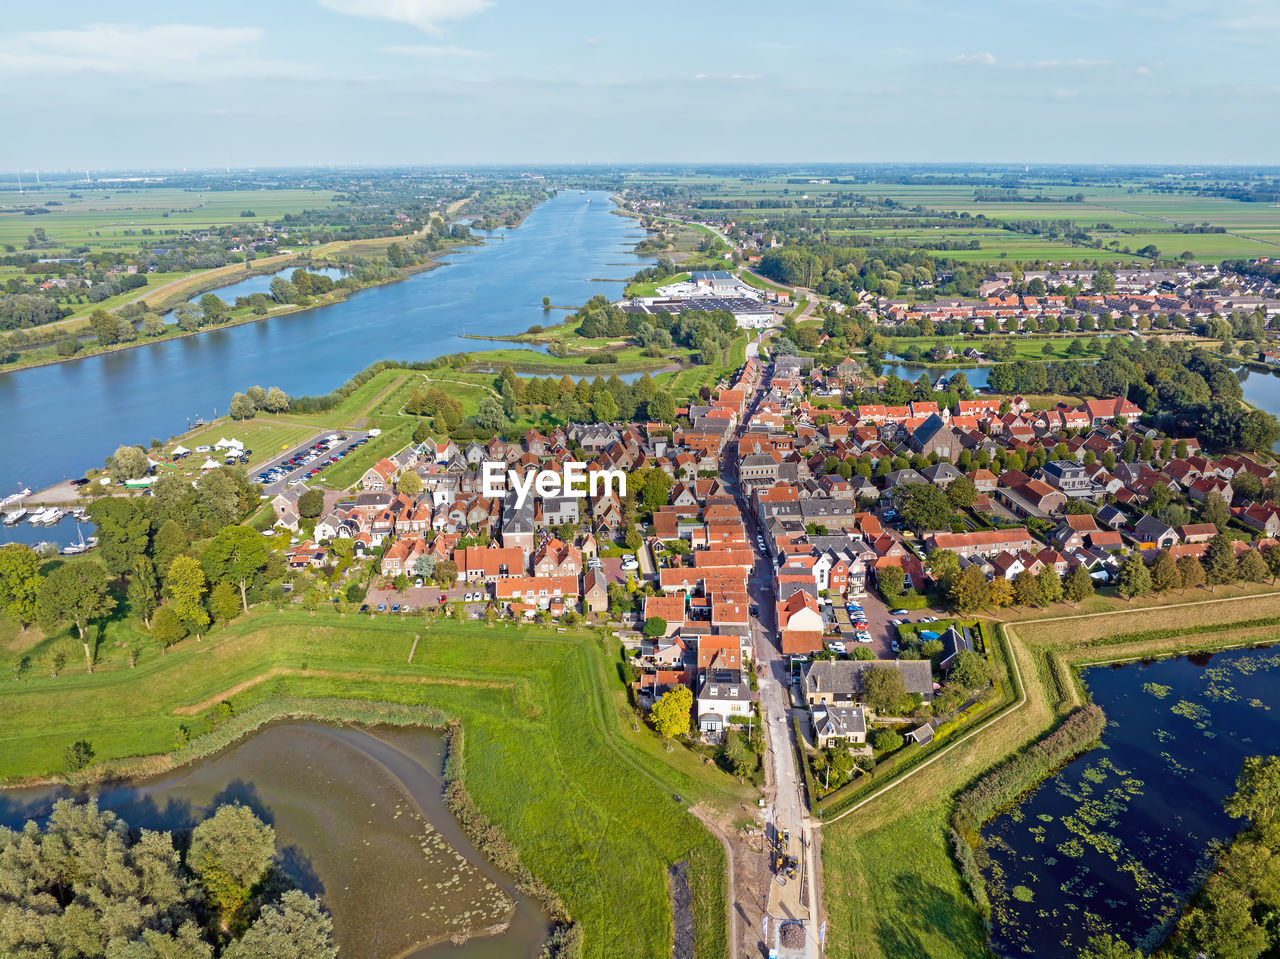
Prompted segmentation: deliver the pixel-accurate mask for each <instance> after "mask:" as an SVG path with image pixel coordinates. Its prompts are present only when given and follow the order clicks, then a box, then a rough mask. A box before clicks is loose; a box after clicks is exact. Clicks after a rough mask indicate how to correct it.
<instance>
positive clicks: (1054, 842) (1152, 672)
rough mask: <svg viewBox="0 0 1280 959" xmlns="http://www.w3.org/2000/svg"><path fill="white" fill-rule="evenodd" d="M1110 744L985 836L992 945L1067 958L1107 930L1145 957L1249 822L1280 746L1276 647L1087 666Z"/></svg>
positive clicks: (1279, 652) (1001, 950) (1047, 958)
mask: <svg viewBox="0 0 1280 959" xmlns="http://www.w3.org/2000/svg"><path fill="white" fill-rule="evenodd" d="M1083 676H1084V681H1085V683H1086V685H1087V686H1088V689H1089V693H1090V695H1091V696H1092V698H1093V701H1094V702H1096V703H1097V704H1098V705H1099V706H1101V707H1102V709H1103V710H1104V712H1105V713H1106V716H1107V728H1106V731H1105V732H1104V733H1103V737H1102V744H1101V745H1100V746H1099V747H1098V748H1096V749H1093V750H1091V751H1089V752H1087V753H1085V754H1084V755H1082V756H1080V757H1078V758H1077V759H1076V760H1074V761H1073V762H1071V763H1069V764H1068V765H1067V766H1065V767H1064V768H1063V769H1062V770H1061V771H1059V772H1058V774H1057V775H1055V776H1053V777H1051V778H1050V779H1049V780H1047V781H1046V782H1044V783H1043V784H1042V785H1041V786H1039V787H1038V788H1037V789H1036V790H1035V791H1033V792H1032V793H1031V794H1029V795H1028V796H1027V797H1026V798H1025V799H1024V800H1023V801H1022V803H1021V804H1020V805H1019V806H1018V807H1017V808H1015V809H1014V810H1012V811H1010V812H1009V813H1006V814H1004V815H1001V816H999V817H997V818H996V819H994V820H992V822H990V823H989V824H988V825H987V828H986V829H984V830H983V838H984V839H985V840H986V846H987V850H986V851H987V853H988V855H989V857H990V863H989V865H988V866H987V867H986V868H985V870H984V872H985V874H986V877H987V887H988V892H989V894H990V896H991V902H992V942H991V945H992V948H993V949H994V950H995V952H996V953H997V954H999V955H1005V956H1019V955H1031V956H1037V957H1042V959H1053V957H1063V959H1067V957H1071V959H1074V957H1075V956H1076V954H1077V952H1078V950H1079V949H1080V948H1081V947H1082V946H1083V945H1084V944H1085V942H1086V940H1087V939H1088V937H1089V936H1090V935H1093V934H1095V933H1096V932H1098V931H1106V930H1108V929H1110V930H1111V931H1114V932H1115V933H1116V934H1117V935H1120V936H1122V937H1123V938H1124V939H1125V940H1126V941H1127V942H1129V943H1131V944H1134V945H1137V946H1140V947H1141V948H1143V949H1144V951H1145V950H1149V949H1151V948H1152V947H1153V946H1154V945H1156V944H1157V943H1158V942H1159V941H1160V940H1161V938H1162V937H1163V936H1164V934H1165V933H1166V932H1167V930H1168V928H1169V926H1170V925H1171V924H1172V923H1174V922H1176V921H1177V918H1178V916H1179V915H1180V914H1181V912H1182V908H1183V906H1184V904H1185V903H1186V901H1187V899H1188V898H1189V897H1190V896H1191V895H1192V894H1193V893H1194V892H1195V891H1196V889H1198V888H1199V887H1200V885H1201V884H1202V883H1203V881H1204V879H1205V877H1206V874H1207V872H1208V871H1209V870H1210V869H1211V868H1212V864H1213V856H1214V853H1215V850H1216V849H1217V848H1218V847H1219V845H1220V844H1222V843H1224V842H1226V841H1228V840H1229V839H1230V837H1231V836H1232V835H1234V834H1235V833H1236V832H1237V831H1238V830H1239V829H1240V828H1241V826H1242V825H1243V823H1242V822H1241V821H1240V820H1233V819H1231V818H1230V817H1229V816H1227V814H1226V813H1225V812H1224V811H1223V808H1222V804H1223V800H1224V799H1225V798H1226V797H1227V796H1229V795H1230V794H1231V793H1232V792H1234V791H1235V781H1236V776H1237V775H1238V774H1239V772H1240V769H1241V767H1242V766H1243V764H1244V760H1245V758H1246V757H1248V756H1252V755H1259V754H1264V755H1265V754H1270V753H1274V752H1275V751H1276V747H1275V743H1276V741H1277V739H1280V697H1277V696H1276V692H1275V691H1276V686H1277V682H1278V681H1280V649H1277V648H1261V649H1244V650H1232V651H1225V652H1220V653H1216V654H1212V655H1208V654H1206V655H1195V656H1185V657H1176V658H1172V659H1162V660H1157V661H1154V662H1141V663H1126V664H1123V665H1118V666H1096V667H1092V668H1090V669H1087V670H1086V671H1085V672H1084V674H1083Z"/></svg>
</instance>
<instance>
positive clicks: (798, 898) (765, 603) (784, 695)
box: [720, 332, 822, 959]
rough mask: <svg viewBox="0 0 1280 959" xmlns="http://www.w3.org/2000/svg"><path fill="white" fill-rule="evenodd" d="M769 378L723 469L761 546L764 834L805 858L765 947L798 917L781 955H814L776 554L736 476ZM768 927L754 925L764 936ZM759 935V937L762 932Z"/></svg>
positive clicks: (775, 898)
mask: <svg viewBox="0 0 1280 959" xmlns="http://www.w3.org/2000/svg"><path fill="white" fill-rule="evenodd" d="M767 335H768V332H766V333H764V334H762V335H761V336H760V337H759V338H758V339H756V340H754V341H752V342H751V343H750V344H749V345H748V348H747V355H748V356H749V357H752V356H758V354H759V346H760V343H761V342H762V341H763V340H764V338H765V337H766V336H767ZM764 382H765V378H764V376H763V375H762V376H761V380H760V383H759V384H758V385H757V387H756V391H755V393H754V395H753V396H752V397H751V398H750V400H749V401H748V402H747V405H746V408H745V409H744V411H743V423H742V424H740V425H739V427H738V429H737V431H735V433H734V434H733V436H732V437H731V439H730V441H729V442H728V443H726V444H725V448H724V450H723V451H722V453H721V462H720V476H721V479H722V480H723V482H724V484H725V485H726V486H727V487H728V488H729V490H730V492H731V493H732V494H733V496H734V498H735V499H736V500H737V503H738V508H739V509H740V510H741V511H742V516H743V521H744V523H745V525H746V530H747V539H748V541H749V542H751V543H752V544H753V545H752V548H753V550H754V551H755V563H754V566H753V567H752V571H751V578H750V580H749V582H748V584H747V588H748V592H749V594H750V598H751V602H752V604H753V606H754V608H755V609H756V613H755V615H753V616H752V617H751V640H752V647H753V650H752V656H753V659H754V668H755V670H756V675H757V680H758V685H759V693H760V718H761V722H762V724H763V726H764V730H765V736H764V739H765V746H766V757H765V766H766V777H765V778H766V785H765V794H766V796H765V801H766V820H767V821H766V826H765V829H766V834H767V836H768V838H769V839H771V840H776V841H778V842H782V841H783V837H787V838H788V839H789V843H788V844H787V846H786V849H785V851H786V852H787V854H789V855H791V856H795V857H797V858H798V859H799V860H800V868H799V870H797V875H796V878H795V879H792V880H786V879H785V878H783V879H782V881H779V878H780V877H777V876H775V877H774V880H773V882H772V883H771V884H770V892H769V901H768V902H767V903H766V904H764V907H765V913H766V915H767V916H768V917H769V930H768V940H767V942H765V947H766V950H768V949H771V948H778V946H779V942H778V932H779V927H780V925H781V924H782V923H783V922H785V921H787V920H799V921H800V922H801V923H802V924H803V926H804V929H805V932H806V937H805V946H804V948H803V950H782V949H779V955H780V956H788V957H790V956H795V957H800V956H804V957H806V959H816V957H817V956H819V955H820V953H821V950H820V948H819V943H818V934H819V925H818V924H819V923H820V921H821V920H820V916H819V912H820V908H821V902H822V897H821V889H820V887H819V882H820V878H819V877H820V866H819V863H818V853H819V850H818V846H817V837H818V835H819V833H818V830H817V829H816V828H812V827H811V825H810V823H809V821H808V814H807V811H806V807H805V800H804V794H803V790H802V786H801V784H800V780H799V777H798V775H797V770H796V760H795V747H794V745H793V739H792V736H793V732H792V730H793V725H792V710H791V697H790V691H789V688H790V681H791V677H790V664H789V663H788V662H787V660H786V658H785V657H784V656H783V655H782V651H781V650H780V649H779V647H778V645H777V643H776V642H775V636H776V635H777V630H776V623H775V617H776V611H775V606H774V592H773V561H772V559H771V558H770V556H769V554H768V552H767V550H763V549H760V548H759V545H758V543H759V541H758V540H757V536H758V535H760V534H762V533H763V529H762V528H761V527H760V525H759V523H758V521H757V519H756V517H755V515H754V513H753V511H752V509H751V504H750V502H749V501H748V500H747V497H746V495H745V492H744V490H743V489H742V486H741V484H740V483H739V481H738V474H737V460H738V456H737V440H738V439H739V438H741V437H742V435H743V434H744V433H745V432H746V428H745V423H747V422H748V421H749V420H750V418H751V417H752V415H753V414H754V413H755V412H756V409H757V407H758V406H759V404H760V400H761V398H762V397H763V395H764ZM762 932H763V930H756V932H755V935H756V936H757V937H759V936H760V935H761V933H762ZM740 936H741V938H742V940H743V941H744V942H746V941H749V936H750V931H749V930H748V931H746V932H744V933H740ZM757 941H760V940H759V939H757Z"/></svg>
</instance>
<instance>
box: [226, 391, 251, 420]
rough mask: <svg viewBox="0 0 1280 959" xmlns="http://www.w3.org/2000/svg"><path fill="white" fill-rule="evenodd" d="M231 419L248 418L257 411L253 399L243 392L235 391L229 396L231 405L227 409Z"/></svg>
mask: <svg viewBox="0 0 1280 959" xmlns="http://www.w3.org/2000/svg"><path fill="white" fill-rule="evenodd" d="M227 412H228V413H230V414H231V418H232V419H233V420H250V419H253V417H254V416H256V415H257V413H258V408H257V407H256V406H254V405H253V400H251V399H249V397H247V396H245V394H243V393H235V394H233V395H232V397H231V407H230V409H228V410H227Z"/></svg>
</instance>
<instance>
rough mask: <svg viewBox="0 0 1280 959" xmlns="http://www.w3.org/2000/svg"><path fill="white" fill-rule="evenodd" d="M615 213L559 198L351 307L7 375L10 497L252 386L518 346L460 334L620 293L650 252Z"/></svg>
mask: <svg viewBox="0 0 1280 959" xmlns="http://www.w3.org/2000/svg"><path fill="white" fill-rule="evenodd" d="M612 209H613V204H612V203H611V202H610V201H609V197H608V194H606V193H601V192H593V193H587V194H581V193H578V192H565V193H561V194H560V195H558V196H556V197H553V198H551V199H549V200H547V201H546V202H544V203H542V204H541V205H539V206H538V207H537V208H536V209H534V211H533V212H532V213H530V214H529V216H528V217H527V218H526V219H525V221H524V223H523V225H521V226H520V227H519V228H518V229H513V230H505V231H500V232H496V233H494V234H491V235H487V236H486V238H485V243H484V245H483V246H478V247H470V248H467V249H465V250H462V251H460V252H457V253H453V254H450V255H449V256H448V257H447V258H446V259H445V263H446V264H447V265H445V266H442V267H440V268H438V269H435V270H431V271H429V272H427V273H420V274H417V275H416V276H413V277H411V278H409V279H407V280H404V281H402V282H399V283H392V284H389V285H387V286H380V287H374V288H372V289H368V290H362V291H360V292H359V293H356V294H354V295H352V296H351V297H350V298H349V299H347V300H346V301H344V302H342V303H337V304H334V305H332V306H326V307H322V308H320V309H315V310H306V311H303V312H300V313H292V314H289V315H287V316H279V317H271V318H268V319H264V320H262V321H259V322H255V323H247V324H244V325H243V326H237V327H232V328H230V329H221V330H213V331H210V332H208V333H202V334H199V335H196V336H189V337H185V338H183V339H177V340H169V341H166V342H161V343H153V344H150V345H148V346H140V347H136V348H134V349H129V350H121V351H119V352H115V353H106V354H101V355H98V356H90V357H85V358H83V359H78V360H72V361H70V362H66V363H57V364H53V365H51V366H42V367H37V368H35V369H30V370H19V371H16V372H11V373H3V374H0V495H4V494H7V493H8V492H11V491H13V490H16V489H17V488H18V487H19V485H20V484H21V485H26V486H30V487H31V488H32V489H40V488H41V487H44V486H47V485H49V484H51V483H54V482H57V481H59V480H62V479H66V478H69V477H76V476H80V475H82V474H83V472H84V471H85V469H86V468H89V467H93V466H98V465H100V464H101V463H102V461H103V459H104V458H105V457H107V456H109V455H110V454H111V453H112V452H113V451H114V450H115V448H116V447H117V446H119V445H120V444H121V443H140V444H142V445H143V446H146V445H147V443H148V442H149V441H150V439H151V437H153V436H156V437H160V438H161V439H163V438H165V437H167V436H169V435H170V434H173V433H179V432H182V431H183V430H185V429H186V428H187V425H188V421H189V420H193V419H195V418H196V417H201V416H202V417H205V418H206V419H207V418H209V417H211V416H213V415H214V413H215V411H221V412H225V411H226V408H227V405H228V404H229V402H230V400H231V394H232V393H234V392H236V391H237V390H243V389H245V388H246V387H249V386H252V385H254V384H258V385H261V386H263V387H267V386H279V387H280V388H281V389H283V390H285V391H286V392H288V393H290V394H293V395H300V394H306V393H312V394H318V393H327V392H329V391H330V390H333V389H335V388H337V387H338V386H340V385H341V384H342V383H344V382H345V381H346V380H347V379H349V378H350V377H351V376H352V375H353V374H355V373H356V372H358V371H359V370H361V369H363V368H364V367H366V366H368V365H369V364H370V363H373V362H376V361H377V360H381V359H400V360H426V359H431V358H432V357H436V356H440V355H443V354H446V353H455V352H463V351H465V352H472V351H475V350H479V349H485V348H492V347H494V346H498V345H501V346H513V345H514V344H489V343H484V342H483V341H476V340H468V339H463V338H462V337H461V336H459V334H461V333H480V334H507V333H516V332H520V331H522V330H525V329H527V328H528V327H530V326H531V325H533V324H535V323H546V322H547V316H548V314H546V313H545V312H543V309H542V298H543V297H544V296H548V297H550V298H551V302H552V303H554V304H556V305H562V306H577V305H578V304H581V303H583V302H585V301H586V300H588V299H590V298H591V297H592V296H595V295H596V294H598V293H603V294H604V295H606V296H608V297H609V298H610V299H616V298H618V297H619V296H621V294H622V290H623V283H622V282H621V281H622V280H623V279H624V278H626V277H629V276H630V275H631V274H633V273H635V271H636V270H637V269H639V268H640V267H642V266H644V265H646V264H647V263H648V262H651V258H646V257H642V256H639V255H637V254H635V253H633V252H631V250H632V247H633V246H634V245H635V243H636V242H637V241H639V240H640V239H642V238H643V231H642V230H641V229H640V227H639V226H638V225H637V224H636V223H635V221H634V220H632V219H630V218H627V217H621V216H615V215H614V214H613V213H612V212H611V211H612ZM602 279H603V280H607V281H609V282H596V281H597V280H602ZM551 315H552V316H553V317H559V316H562V315H563V314H561V313H558V312H555V313H552V314H551Z"/></svg>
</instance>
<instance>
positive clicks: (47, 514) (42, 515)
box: [27, 506, 67, 526]
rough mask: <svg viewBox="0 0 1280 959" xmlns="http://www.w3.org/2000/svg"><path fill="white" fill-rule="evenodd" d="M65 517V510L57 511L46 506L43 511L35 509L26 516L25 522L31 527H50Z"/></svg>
mask: <svg viewBox="0 0 1280 959" xmlns="http://www.w3.org/2000/svg"><path fill="white" fill-rule="evenodd" d="M66 515H67V512H66V510H61V509H58V507H56V506H46V507H44V508H43V509H37V510H36V511H35V512H34V513H32V514H31V515H30V516H28V517H27V522H28V523H30V524H31V525H32V526H52V525H54V524H55V523H59V522H61V521H62V518H63V517H64V516H66Z"/></svg>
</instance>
